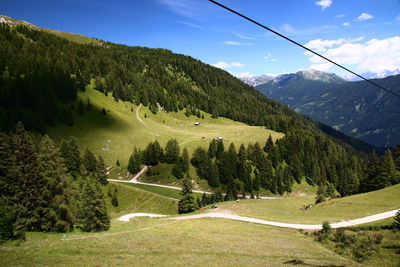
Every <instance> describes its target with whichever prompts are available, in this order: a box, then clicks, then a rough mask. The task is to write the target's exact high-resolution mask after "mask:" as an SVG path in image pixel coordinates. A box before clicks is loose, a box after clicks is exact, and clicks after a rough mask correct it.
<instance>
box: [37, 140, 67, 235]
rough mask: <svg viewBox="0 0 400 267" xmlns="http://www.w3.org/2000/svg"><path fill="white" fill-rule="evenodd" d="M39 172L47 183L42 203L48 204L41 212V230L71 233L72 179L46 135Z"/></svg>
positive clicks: (41, 143) (40, 149) (40, 155)
mask: <svg viewBox="0 0 400 267" xmlns="http://www.w3.org/2000/svg"><path fill="white" fill-rule="evenodd" d="M38 159H39V171H40V173H41V175H42V176H43V178H44V179H45V181H44V182H45V183H44V184H42V185H41V186H42V187H43V188H42V190H43V191H44V194H43V198H42V201H43V202H45V203H47V205H46V207H42V210H41V217H40V221H41V230H42V231H46V232H69V231H71V230H72V229H73V223H74V218H73V214H72V211H71V209H70V206H71V199H70V193H69V190H70V187H71V185H70V183H71V180H70V177H69V176H68V174H67V172H66V171H67V169H66V168H65V166H64V162H63V159H62V158H61V157H60V155H59V151H58V149H57V147H56V146H55V144H54V143H53V141H52V140H51V139H50V138H49V137H48V136H47V135H46V136H44V137H43V138H42V140H41V142H40V145H39V153H38Z"/></svg>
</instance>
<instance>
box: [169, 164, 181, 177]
mask: <svg viewBox="0 0 400 267" xmlns="http://www.w3.org/2000/svg"><path fill="white" fill-rule="evenodd" d="M171 172H172V175H174V176H175V177H176V178H177V179H182V178H183V170H182V166H181V164H180V162H178V163H175V164H174V166H173V167H172V170H171Z"/></svg>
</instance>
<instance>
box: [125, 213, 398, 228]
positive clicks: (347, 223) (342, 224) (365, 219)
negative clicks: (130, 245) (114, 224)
mask: <svg viewBox="0 0 400 267" xmlns="http://www.w3.org/2000/svg"><path fill="white" fill-rule="evenodd" d="M397 211H398V210H391V211H387V212H383V213H379V214H375V215H371V216H367V217H363V218H360V219H354V220H349V221H342V222H338V223H332V224H331V227H332V228H341V227H349V226H355V225H359V224H364V223H369V222H374V221H379V220H383V219H386V218H390V217H393V216H395V215H396V213H397ZM140 216H146V217H166V216H168V215H160V214H149V213H130V214H126V215H124V216H122V217H120V218H118V220H120V221H125V222H127V221H129V219H130V218H133V217H140ZM200 218H219V219H229V220H236V221H242V222H250V223H258V224H264V225H272V226H278V227H285V228H293V229H307V230H319V229H322V224H297V223H282V222H273V221H266V220H261V219H256V218H250V217H243V216H239V215H233V214H228V213H202V214H195V215H188V216H179V217H171V218H169V219H170V220H189V219H200Z"/></svg>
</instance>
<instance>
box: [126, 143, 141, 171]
mask: <svg viewBox="0 0 400 267" xmlns="http://www.w3.org/2000/svg"><path fill="white" fill-rule="evenodd" d="M128 171H129V173H131V174H135V173H137V172H139V171H140V153H139V151H138V150H137V148H136V147H135V149H134V152H133V153H132V154H131V156H130V157H129V161H128Z"/></svg>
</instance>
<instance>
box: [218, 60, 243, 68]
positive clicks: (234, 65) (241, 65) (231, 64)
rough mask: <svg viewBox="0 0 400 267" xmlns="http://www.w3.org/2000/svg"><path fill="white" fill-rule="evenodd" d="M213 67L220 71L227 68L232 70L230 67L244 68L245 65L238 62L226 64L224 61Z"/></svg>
mask: <svg viewBox="0 0 400 267" xmlns="http://www.w3.org/2000/svg"><path fill="white" fill-rule="evenodd" d="M213 66H214V67H217V68H220V69H228V68H232V67H235V68H243V67H246V64H242V63H240V62H231V63H227V62H224V61H220V62H218V63H215V64H214V65H213Z"/></svg>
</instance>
